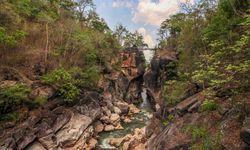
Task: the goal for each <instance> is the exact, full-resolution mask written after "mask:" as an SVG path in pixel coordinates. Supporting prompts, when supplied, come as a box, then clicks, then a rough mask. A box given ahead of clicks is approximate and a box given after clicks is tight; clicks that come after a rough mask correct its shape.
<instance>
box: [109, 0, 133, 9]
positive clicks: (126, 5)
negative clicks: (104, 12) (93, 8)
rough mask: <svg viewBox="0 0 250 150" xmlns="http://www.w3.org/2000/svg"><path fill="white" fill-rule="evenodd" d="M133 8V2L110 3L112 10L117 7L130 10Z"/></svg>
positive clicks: (125, 0) (131, 0)
mask: <svg viewBox="0 0 250 150" xmlns="http://www.w3.org/2000/svg"><path fill="white" fill-rule="evenodd" d="M133 6H134V2H133V0H114V1H113V3H112V7H113V8H118V7H128V8H132V7H133Z"/></svg>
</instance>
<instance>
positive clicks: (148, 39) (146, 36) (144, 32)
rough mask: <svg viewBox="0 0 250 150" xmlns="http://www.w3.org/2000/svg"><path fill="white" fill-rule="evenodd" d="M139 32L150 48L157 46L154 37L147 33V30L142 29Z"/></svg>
mask: <svg viewBox="0 0 250 150" xmlns="http://www.w3.org/2000/svg"><path fill="white" fill-rule="evenodd" d="M137 31H138V32H139V33H140V34H141V35H142V36H143V40H144V42H145V43H146V44H148V47H150V48H153V47H154V46H155V43H154V41H153V38H152V36H151V35H150V34H148V33H147V30H146V29H145V28H143V27H141V28H139V29H138V30H137Z"/></svg>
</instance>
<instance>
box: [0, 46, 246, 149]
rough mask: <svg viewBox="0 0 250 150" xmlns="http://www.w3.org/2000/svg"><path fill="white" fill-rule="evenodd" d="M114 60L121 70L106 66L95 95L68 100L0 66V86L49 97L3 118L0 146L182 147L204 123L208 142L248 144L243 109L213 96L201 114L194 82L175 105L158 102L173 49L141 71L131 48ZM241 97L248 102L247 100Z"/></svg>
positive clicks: (233, 146) (171, 74) (229, 146)
mask: <svg viewBox="0 0 250 150" xmlns="http://www.w3.org/2000/svg"><path fill="white" fill-rule="evenodd" d="M118 59H121V60H122V62H121V70H120V71H113V70H112V67H111V66H112V64H107V65H106V66H105V68H104V73H103V74H102V77H101V79H100V81H99V83H98V86H99V87H100V88H101V89H102V92H101V93H100V92H98V91H86V92H85V93H84V94H82V97H81V99H79V100H78V101H76V102H74V103H71V104H69V105H66V104H65V103H64V102H63V100H62V99H61V98H58V97H57V96H56V89H55V87H53V85H48V84H45V83H43V82H40V81H32V80H30V79H28V78H27V77H25V76H23V75H22V74H20V73H17V72H15V71H11V70H10V69H8V68H7V69H6V68H5V69H2V72H3V75H5V77H4V78H3V79H5V80H2V82H1V86H4V85H5V84H16V82H23V83H25V84H28V85H30V86H31V87H32V92H31V94H30V96H31V97H32V96H33V97H36V96H38V95H43V96H44V97H47V99H49V102H48V103H47V104H45V105H43V106H42V107H39V108H37V109H34V110H31V111H28V110H21V111H22V112H20V114H22V115H21V116H19V119H18V120H17V121H16V122H5V123H2V124H1V130H0V132H1V134H0V135H1V136H0V149H1V150H9V149H10V150H11V149H17V150H22V149H25V150H57V149H58V150H59V149H62V150H64V149H65V150H82V149H86V150H87V149H89V150H90V149H123V150H144V149H149V150H160V149H164V150H179V149H183V150H185V149H189V148H190V147H191V146H192V145H193V144H194V143H199V142H201V141H193V140H192V131H191V130H192V129H188V128H189V127H190V128H191V127H192V126H199V125H200V124H206V125H207V128H208V132H209V133H212V134H211V137H210V138H211V139H212V140H211V143H209V144H214V143H215V144H218V145H220V147H221V149H228V150H229V149H232V150H233V149H241V148H242V149H248V148H249V144H250V141H249V139H250V138H249V137H250V132H249V129H250V126H249V118H247V117H243V118H242V116H243V115H242V114H243V113H248V114H249V109H248V108H244V109H241V108H242V107H243V106H242V107H238V108H236V107H233V106H231V105H230V104H229V103H228V102H227V101H220V100H218V101H220V106H219V109H217V110H215V111H213V112H211V113H207V112H203V111H201V105H202V103H203V102H204V96H203V94H202V92H201V91H202V88H201V87H200V86H199V85H195V84H191V85H190V86H189V87H188V89H186V91H185V95H184V97H183V100H182V101H181V102H180V103H178V104H177V105H176V106H174V107H170V106H168V104H167V103H166V102H165V101H164V97H163V94H162V88H163V85H164V83H165V81H166V80H169V79H171V78H173V77H174V76H176V73H175V72H174V71H172V70H173V67H174V64H175V63H176V62H177V61H178V58H177V56H176V54H175V53H171V52H168V51H163V52H161V53H158V54H157V55H155V56H154V57H153V59H152V61H151V63H150V67H149V68H148V69H147V70H146V68H145V59H144V57H143V54H142V52H140V51H139V50H138V49H133V48H132V49H127V50H124V51H122V52H121V53H120V54H119V58H118ZM114 61H117V60H114ZM6 70H7V71H6ZM13 72H14V73H13ZM13 79H18V80H13ZM242 100H243V101H245V103H248V101H247V97H245V98H244V97H243V98H242ZM145 103H146V104H145ZM248 104H249V103H248ZM247 106H249V105H245V106H244V107H247ZM170 115H171V116H172V117H171V119H168V122H167V123H166V124H164V121H165V120H166V118H169V117H168V116H170ZM244 116H246V115H244ZM218 122H219V123H218ZM187 125H189V127H188V126H187ZM215 131H219V133H220V135H217V134H215V133H218V132H215ZM217 136H219V138H218V137H217Z"/></svg>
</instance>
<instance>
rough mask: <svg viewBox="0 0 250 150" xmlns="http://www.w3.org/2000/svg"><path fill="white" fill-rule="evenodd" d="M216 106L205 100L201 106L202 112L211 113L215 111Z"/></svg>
mask: <svg viewBox="0 0 250 150" xmlns="http://www.w3.org/2000/svg"><path fill="white" fill-rule="evenodd" d="M217 107H218V106H217V104H216V103H215V102H213V101H209V100H207V99H206V100H205V101H204V102H203V104H202V106H201V109H202V111H213V110H216V109H217Z"/></svg>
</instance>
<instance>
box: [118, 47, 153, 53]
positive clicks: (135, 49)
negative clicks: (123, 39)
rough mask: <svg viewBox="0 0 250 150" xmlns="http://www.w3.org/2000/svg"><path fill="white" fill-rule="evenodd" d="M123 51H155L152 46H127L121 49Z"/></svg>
mask: <svg viewBox="0 0 250 150" xmlns="http://www.w3.org/2000/svg"><path fill="white" fill-rule="evenodd" d="M122 50H123V51H126V52H136V51H155V49H154V48H147V47H145V48H137V47H127V48H124V49H122Z"/></svg>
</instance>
